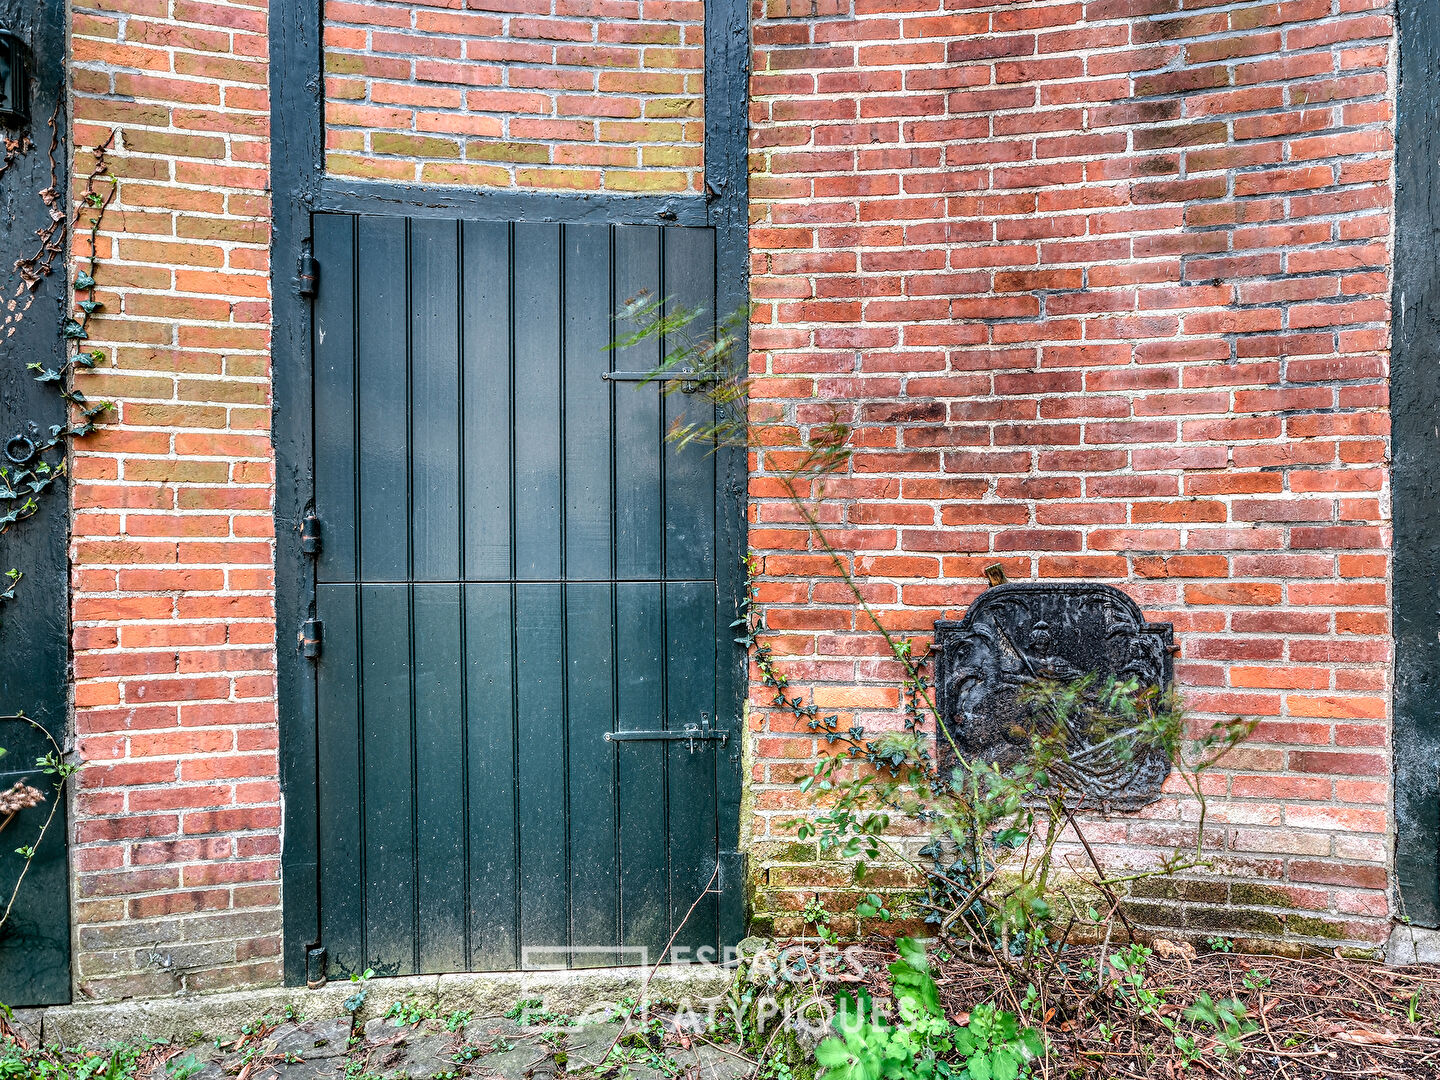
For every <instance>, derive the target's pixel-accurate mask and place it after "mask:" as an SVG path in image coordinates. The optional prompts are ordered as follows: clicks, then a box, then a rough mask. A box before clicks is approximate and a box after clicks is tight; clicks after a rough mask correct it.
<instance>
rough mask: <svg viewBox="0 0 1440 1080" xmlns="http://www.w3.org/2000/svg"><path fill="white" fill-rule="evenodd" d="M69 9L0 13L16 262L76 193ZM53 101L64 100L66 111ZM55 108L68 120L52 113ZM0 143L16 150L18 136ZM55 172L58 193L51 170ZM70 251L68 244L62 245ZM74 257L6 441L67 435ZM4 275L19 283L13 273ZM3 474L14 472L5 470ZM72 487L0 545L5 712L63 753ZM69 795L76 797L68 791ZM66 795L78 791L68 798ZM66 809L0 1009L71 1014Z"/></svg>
mask: <svg viewBox="0 0 1440 1080" xmlns="http://www.w3.org/2000/svg"><path fill="white" fill-rule="evenodd" d="M67 25H68V22H67V19H66V5H65V2H64V0H0V26H3V27H4V28H6V29H7V30H10V31H12V32H13V33H15V34H16V35H18V36H19V38H20V40H21V41H22V42H24V43H25V48H26V52H27V53H28V56H27V59H28V61H29V67H30V78H29V80H28V86H27V87H26V88H25V91H24V92H25V93H26V94H27V95H28V105H29V111H30V121H29V123H28V125H26V132H27V133H28V134H29V136H30V138H31V139H33V140H34V143H35V145H34V148H33V149H31V150H30V151H29V152H28V153H21V154H19V155H17V156H16V157H14V158H13V159H12V160H11V162H10V166H9V168H7V169H5V170H4V175H3V176H0V238H3V240H4V241H8V243H6V245H5V250H6V251H7V252H11V253H13V254H12V256H10V257H7V262H8V261H9V260H10V259H11V258H13V256H14V255H19V254H20V253H21V251H22V250H23V251H29V250H31V245H32V244H33V243H34V237H35V233H36V230H38V229H43V228H44V227H45V226H46V225H47V224H49V221H50V217H49V213H48V210H47V208H46V206H45V204H44V203H43V202H42V201H41V199H40V192H42V191H43V190H45V188H46V187H48V186H49V185H50V184H51V183H52V182H55V181H56V180H58V184H57V190H59V191H68V190H69V183H70V176H69V171H70V161H71V155H70V136H69V127H70V125H69V122H68V121H69V117H68V116H67V115H66V113H65V111H64V108H65V97H64V91H65V87H66V85H67V84H66V68H65V60H66V33H65V31H66V27H67ZM57 99H58V100H57ZM57 106H58V108H59V110H60V111H59V112H57V111H56V110H57ZM52 116H55V117H56V118H57V123H58V124H59V126H60V131H59V136H60V139H59V144H58V146H57V147H56V151H55V154H54V158H53V159H52V158H51V155H50V154H49V152H48V151H49V149H50V139H51V132H50V129H49V127H47V121H48V120H49V119H50V118H51V117H52ZM0 135H5V136H9V137H12V138H13V137H15V135H16V131H15V130H14V129H0ZM52 168H54V169H56V170H57V173H56V178H55V180H52V178H51V172H50V170H51V169H52ZM62 238H63V239H64V240H65V243H66V245H67V248H68V245H69V239H68V237H67V236H65V234H63V233H62ZM68 257H69V252H68V250H67V251H66V253H65V254H64V255H62V256H61V257H60V258H59V259H57V260H56V263H55V265H56V268H57V269H58V270H59V272H58V273H55V274H52V275H50V276H49V277H46V278H44V279H42V280H41V282H40V285H39V287H38V289H37V290H36V292H35V294H34V300H33V303H32V304H31V306H30V308H29V310H28V311H26V312H25V317H24V318H23V319H21V320H20V321H18V322H13V323H11V325H10V326H9V328H8V333H7V334H6V335H5V336H4V338H3V340H4V344H3V345H0V357H3V359H4V364H5V367H4V378H3V380H0V424H3V425H4V427H0V440H8V439H10V438H11V437H12V436H14V435H19V434H22V433H23V432H24V430H25V425H26V423H27V422H30V423H35V424H38V425H39V427H40V430H41V431H44V430H45V429H47V428H49V426H50V425H51V424H63V423H64V422H65V407H64V404H63V403H62V402H61V400H60V397H59V395H57V394H56V393H55V391H54V389H53V388H52V387H51V386H48V385H44V384H41V383H37V382H36V381H35V380H34V379H33V378H32V377H31V374H30V372H28V371H26V370H25V364H26V362H32V361H34V362H41V363H44V364H45V365H46V366H47V367H59V366H60V364H61V363H62V361H63V360H64V358H65V352H66V349H65V342H64V341H63V340H62V339H61V337H60V335H59V333H58V332H57V329H58V327H59V325H60V321H61V319H63V318H64V316H65V305H66V299H67V294H66V274H65V271H64V269H63V268H64V267H65V266H67V265H68V262H67V260H68ZM5 272H6V274H7V275H9V276H10V279H11V280H15V279H16V275H15V274H14V272H13V271H12V270H11V269H10V268H9V267H8V266H7V268H6V271H5ZM6 464H8V462H7V463H6ZM69 505H70V500H69V490H68V482H66V481H62V482H61V484H60V485H58V486H57V487H56V488H55V489H53V490H52V491H50V492H49V493H48V494H47V495H46V496H45V497H44V498H42V499H41V500H40V508H39V511H38V512H37V513H36V514H35V516H34V517H33V518H31V519H30V520H28V521H25V522H22V523H20V524H19V525H18V526H17V527H16V528H13V529H11V530H9V531H8V532H6V534H5V537H4V540H3V541H0V550H3V551H4V559H5V563H4V566H6V567H11V566H15V567H19V568H20V569H21V570H23V571H24V573H25V580H24V582H23V583H22V585H21V586H20V589H19V591H18V592H17V593H16V595H15V599H14V600H11V601H9V602H8V603H6V604H5V605H4V614H3V616H0V653H3V655H4V656H5V657H6V658H7V660H8V661H9V662H8V663H6V664H5V665H3V666H0V712H4V713H7V714H9V713H18V712H21V711H23V712H24V713H26V714H27V715H28V716H29V717H31V719H33V720H35V721H36V722H37V723H39V724H41V725H43V726H44V728H45V730H46V731H47V732H48V733H49V734H50V735H51V736H52V737H53V738H54V739H55V741H56V742H57V743H59V744H60V745H61V746H68V745H71V744H72V740H71V738H70V736H69V733H68V732H69V715H68V702H69V694H68V692H67V689H68V682H69V669H70V586H69V576H70V575H69V566H70V564H69V559H68V557H67V553H66V547H67V540H68V538H69V536H70V516H69ZM0 746H3V747H5V748H6V750H8V751H9V753H8V754H7V755H6V756H5V757H4V758H0V791H3V790H5V789H6V788H9V787H10V785H11V784H13V783H15V781H17V780H21V779H25V780H28V781H30V783H32V784H34V785H35V786H36V787H37V788H40V789H42V790H44V791H45V792H46V794H47V796H48V797H50V798H53V796H52V795H50V783H49V780H48V779H47V778H45V777H43V776H37V775H36V773H35V769H34V768H33V765H34V761H35V759H36V758H37V757H40V756H41V755H43V754H46V753H49V752H50V746H49V744H48V743H46V742H45V740H44V739H43V737H42V736H40V734H39V733H38V732H37V731H35V730H34V729H33V728H31V727H30V725H29V724H28V723H26V722H25V721H23V720H0ZM73 789H74V785H73V784H72V785H70V790H71V791H73ZM67 794H69V792H67ZM50 805H51V804H50V802H48V801H47V802H45V803H43V804H41V805H40V806H38V807H35V808H33V809H31V810H25V811H22V812H21V813H20V815H19V817H17V818H16V820H15V821H14V823H13V824H12V826H11V828H10V829H9V830H8V831H7V832H6V833H5V834H4V836H3V837H0V839H3V840H4V841H5V845H4V847H3V848H0V851H3V852H4V855H0V909H3V906H4V903H5V900H4V898H7V897H9V895H10V891H11V888H12V886H13V885H14V884H15V877H16V875H17V874H18V873H19V872H20V868H21V865H22V864H21V861H20V860H19V859H16V858H15V857H14V856H12V855H11V854H10V852H11V850H12V849H13V848H14V847H15V846H16V845H17V844H20V843H22V842H23V843H31V842H33V841H34V838H35V836H36V835H37V833H38V832H39V829H40V826H41V823H42V821H43V820H44V819H43V815H44V814H46V813H47V812H48V808H49V806H50ZM67 815H68V809H67V806H66V804H65V802H64V801H62V802H61V805H60V808H59V810H58V811H57V814H56V817H55V820H54V821H53V822H52V823H51V825H50V828H49V829H48V830H47V831H46V834H45V840H44V843H42V844H40V845H39V847H37V848H36V855H35V858H34V860H33V861H32V862H31V863H30V864H29V869H28V871H26V876H25V883H24V886H23V887H22V888H21V889H20V891H19V893H18V894H16V905H15V909H14V911H13V912H12V913H11V918H10V921H9V922H8V923H7V924H6V926H5V932H4V934H3V937H0V1000H3V1001H4V1002H5V1003H6V1004H8V1005H13V1006H15V1007H17V1008H18V1007H20V1006H22V1005H23V1006H36V1005H63V1004H66V1003H68V1002H69V1001H70V997H71V985H70V949H71V927H70V882H69V880H68V875H69V857H68V852H69V847H68V839H67V838H68V837H69V835H70V829H69V822H68V820H67Z"/></svg>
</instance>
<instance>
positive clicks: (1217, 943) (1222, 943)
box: [1205, 937, 1235, 953]
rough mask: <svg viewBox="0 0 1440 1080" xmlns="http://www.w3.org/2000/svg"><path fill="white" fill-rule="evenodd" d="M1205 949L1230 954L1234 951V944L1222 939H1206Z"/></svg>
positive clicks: (1227, 939)
mask: <svg viewBox="0 0 1440 1080" xmlns="http://www.w3.org/2000/svg"><path fill="white" fill-rule="evenodd" d="M1205 947H1206V948H1207V949H1209V950H1210V951H1211V952H1223V953H1230V952H1234V951H1235V942H1233V941H1231V940H1230V939H1229V938H1224V937H1207V938H1206V939H1205Z"/></svg>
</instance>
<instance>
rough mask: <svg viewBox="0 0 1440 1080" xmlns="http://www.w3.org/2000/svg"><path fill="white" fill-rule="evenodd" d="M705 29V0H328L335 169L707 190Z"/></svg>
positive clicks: (506, 183) (585, 186) (330, 145)
mask: <svg viewBox="0 0 1440 1080" xmlns="http://www.w3.org/2000/svg"><path fill="white" fill-rule="evenodd" d="M461 7H463V9H464V10H458V9H460V8H461ZM703 19H704V3H703V0H469V2H468V3H466V4H463V5H462V4H460V3H458V2H454V0H421V2H414V0H383V2H377V0H327V3H326V5H325V70H326V72H327V78H326V98H327V101H326V107H325V119H326V146H327V154H326V161H327V166H328V168H329V171H330V172H332V173H339V174H342V175H347V176H362V177H368V178H383V179H389V180H419V181H424V182H426V183H435V184H463V185H467V186H477V187H500V188H507V187H513V188H569V189H580V190H587V191H594V190H601V189H603V190H606V191H617V192H629V191H684V190H687V189H688V190H690V191H698V190H700V188H701V183H702V167H703V164H704V162H703V158H704V131H703V129H704V111H703V110H704V106H703V104H702V97H703V89H702V85H701V83H702V79H703V69H704V66H705V58H704V42H703V34H704V26H703Z"/></svg>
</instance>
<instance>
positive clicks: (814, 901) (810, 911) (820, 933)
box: [800, 893, 840, 945]
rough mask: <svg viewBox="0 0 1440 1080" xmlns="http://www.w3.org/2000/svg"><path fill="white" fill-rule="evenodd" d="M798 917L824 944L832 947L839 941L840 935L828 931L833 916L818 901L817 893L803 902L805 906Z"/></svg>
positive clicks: (823, 904)
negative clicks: (812, 929) (811, 927)
mask: <svg viewBox="0 0 1440 1080" xmlns="http://www.w3.org/2000/svg"><path fill="white" fill-rule="evenodd" d="M800 917H801V918H802V919H804V920H805V921H806V922H807V923H808V924H809V925H811V926H813V927H814V928H815V936H816V937H818V938H819V939H820V940H821V941H823V942H825V944H827V945H834V944H835V943H836V942H838V941H839V940H840V935H839V934H837V933H835V931H833V930H831V929H830V920H831V918H833V916H832V915H831V914H830V910H829V908H827V907H826V906H825V903H824V901H822V900H821V899H820V894H819V893H816V894H815V895H814V896H812V897H811V898H810V899H809V900H807V901H806V902H805V906H804V907H803V908H801V909H800Z"/></svg>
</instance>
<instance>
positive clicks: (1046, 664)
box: [935, 583, 1175, 809]
mask: <svg viewBox="0 0 1440 1080" xmlns="http://www.w3.org/2000/svg"><path fill="white" fill-rule="evenodd" d="M1174 635H1175V632H1174V628H1173V626H1172V625H1171V624H1170V623H1147V622H1146V621H1145V617H1144V615H1142V614H1141V612H1140V608H1139V607H1137V606H1136V604H1135V601H1133V600H1131V599H1130V597H1128V596H1126V595H1125V594H1124V593H1123V592H1121V591H1120V590H1119V589H1117V588H1115V587H1114V586H1113V585H1099V584H1036V583H1015V584H1007V585H997V586H995V587H994V588H991V589H987V590H986V591H985V592H983V593H981V594H980V596H979V597H978V598H976V600H975V602H974V603H973V604H971V605H970V610H969V611H967V612H966V613H965V618H964V619H962V620H960V621H959V622H956V621H954V620H946V619H942V620H941V621H939V622H937V623H936V624H935V651H936V653H937V657H936V665H935V682H936V702H935V704H936V706H937V708H938V710H939V713H940V717H941V721H942V722H943V723H944V724H945V725H946V728H947V729H948V730H949V732H950V736H951V738H953V739H954V741H955V745H956V747H957V748H958V749H959V751H960V753H961V754H962V755H964V756H965V757H967V758H972V759H973V758H985V759H988V760H990V761H993V762H995V763H997V764H1000V765H1008V764H1013V763H1014V762H1016V761H1018V760H1020V758H1021V757H1022V756H1023V755H1024V754H1026V753H1027V752H1028V751H1029V747H1030V730H1031V729H1030V726H1029V725H1030V723H1031V721H1030V719H1029V716H1028V713H1029V709H1028V707H1027V706H1026V705H1024V704H1022V703H1021V702H1020V700H1019V697H1020V693H1021V691H1022V690H1023V688H1024V687H1025V686H1027V685H1028V684H1030V683H1033V682H1035V681H1037V680H1039V679H1054V680H1056V681H1059V682H1070V681H1073V680H1075V679H1078V678H1080V677H1081V676H1084V675H1087V674H1090V673H1095V674H1096V675H1098V676H1100V677H1101V678H1104V677H1105V676H1107V675H1115V676H1118V677H1120V678H1130V677H1134V678H1136V679H1138V680H1139V682H1140V684H1141V685H1142V686H1155V687H1167V686H1169V685H1170V682H1171V680H1172V679H1173V678H1174V668H1175V665H1174V660H1173V658H1172V655H1171V654H1172V651H1173V647H1174ZM937 741H938V744H939V758H940V762H941V764H942V765H947V766H948V765H950V764H953V762H954V757H955V755H954V751H953V750H952V749H951V747H950V743H949V740H947V739H946V738H945V737H944V735H943V734H942V735H941V736H940V738H939V739H938V740H937ZM1053 771H1056V772H1061V771H1063V773H1064V774H1063V775H1059V776H1057V779H1059V780H1060V782H1062V783H1063V784H1064V786H1065V788H1066V789H1067V791H1069V792H1074V798H1073V799H1072V800H1069V801H1072V802H1075V803H1083V804H1084V805H1087V806H1096V807H1101V806H1104V807H1109V808H1113V809H1135V808H1138V807H1140V806H1144V805H1145V804H1146V803H1150V802H1154V801H1155V800H1156V799H1157V798H1159V794H1160V785H1161V784H1162V783H1163V782H1164V780H1165V777H1166V775H1168V773H1169V772H1170V762H1169V760H1168V759H1167V758H1166V756H1165V754H1164V753H1161V752H1159V751H1157V750H1154V749H1147V748H1145V747H1134V748H1133V752H1132V753H1131V754H1130V755H1129V756H1128V758H1126V757H1123V756H1121V757H1117V756H1116V755H1115V754H1113V753H1110V752H1107V751H1106V750H1105V749H1104V748H1103V747H1100V746H1094V745H1090V744H1089V743H1088V741H1087V738H1086V735H1085V734H1084V733H1083V732H1074V733H1072V734H1071V742H1070V754H1069V761H1068V762H1066V763H1065V765H1064V766H1063V770H1053Z"/></svg>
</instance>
